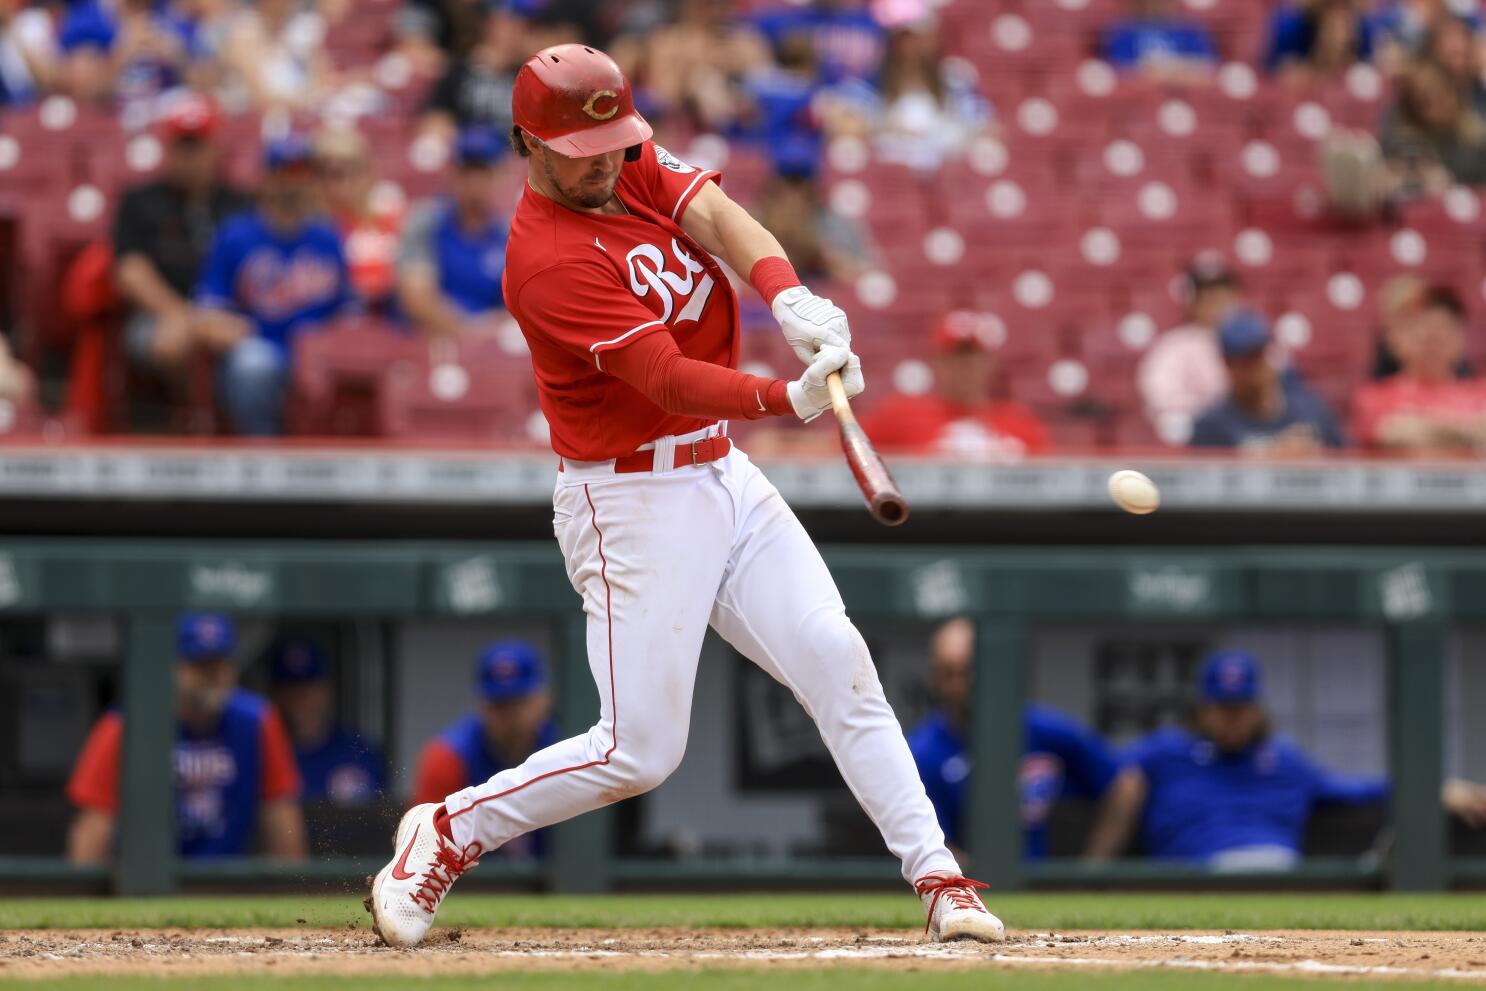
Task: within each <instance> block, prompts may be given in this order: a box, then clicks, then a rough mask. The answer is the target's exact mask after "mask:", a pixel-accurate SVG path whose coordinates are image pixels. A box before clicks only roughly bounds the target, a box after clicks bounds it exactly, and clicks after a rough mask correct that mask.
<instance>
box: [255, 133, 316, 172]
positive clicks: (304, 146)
mask: <svg viewBox="0 0 1486 991" xmlns="http://www.w3.org/2000/svg"><path fill="white" fill-rule="evenodd" d="M314 157H315V153H314V149H313V148H311V147H310V143H309V142H308V141H306V140H305V139H304V138H303V137H302V136H300V135H298V134H286V135H285V136H283V137H281V138H274V139H273V140H272V141H269V142H268V143H267V144H266V145H264V146H263V164H264V165H265V166H267V167H268V168H269V169H270V170H272V171H278V170H280V169H287V168H294V167H299V166H303V167H305V168H308V167H309V166H310V165H311V164H313V162H314Z"/></svg>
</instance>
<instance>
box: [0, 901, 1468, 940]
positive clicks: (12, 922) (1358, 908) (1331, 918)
mask: <svg viewBox="0 0 1486 991" xmlns="http://www.w3.org/2000/svg"><path fill="white" fill-rule="evenodd" d="M989 902H990V904H991V906H992V908H993V910H994V911H996V912H997V913H998V914H1000V915H1001V917H1002V918H1003V919H1005V920H1006V922H1007V924H1008V925H1009V926H1011V927H1012V928H1013V929H1156V930H1171V929H1248V930H1252V929H1377V930H1416V931H1423V930H1457V931H1464V930H1486V898H1481V897H1480V896H1479V895H1470V894H1461V895H1448V894H1446V895H1393V894H1283V895H1243V894H1221V895H1200V894H1198V895H1191V894H1171V893H1161V892H1146V893H1137V894H1129V893H1122V894H1092V893H1059V894H1021V895H999V896H997V895H994V894H992V896H991V897H990V898H989ZM367 918H368V916H367V915H366V913H365V912H364V911H362V908H361V894H360V893H359V892H357V893H356V894H354V895H348V896H323V895H321V896H302V895H277V896H230V895H201V896H191V897H174V898H159V899H149V898H34V899H32V898H12V899H8V900H5V901H3V902H0V929H66V928H78V929H107V928H128V929H154V928H166V927H179V928H186V927H196V928H214V929H216V928H220V929H232V928H243V927H249V926H284V927H293V926H295V925H298V924H300V923H299V920H300V919H303V920H304V923H303V924H305V925H311V926H334V927H343V926H345V925H346V924H347V923H348V922H365V921H366V920H367ZM439 923H440V924H441V925H448V926H473V927H496V928H500V927H510V926H568V927H575V928H590V927H605V928H640V927H653V926H717V927H727V928H750V927H763V926H769V927H790V926H802V927H803V926H847V927H870V928H887V929H899V928H902V929H907V928H913V927H917V926H922V925H923V915H922V914H921V912H920V910H919V907H918V902H917V901H916V900H915V899H914V898H913V896H912V895H910V894H907V893H904V894H901V895H893V894H848V895H813V894H792V895H777V894H757V893H749V894H737V895H690V894H688V895H598V896H577V895H489V894H468V893H467V894H460V893H458V892H456V893H455V894H454V895H453V897H451V898H450V899H449V901H448V902H446V903H445V904H444V907H443V909H442V910H441V911H440V912H439Z"/></svg>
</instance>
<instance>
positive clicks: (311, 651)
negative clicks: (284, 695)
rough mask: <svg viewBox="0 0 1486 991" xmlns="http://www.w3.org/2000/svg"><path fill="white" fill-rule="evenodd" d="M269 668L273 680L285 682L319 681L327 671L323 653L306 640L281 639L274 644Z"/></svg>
mask: <svg viewBox="0 0 1486 991" xmlns="http://www.w3.org/2000/svg"><path fill="white" fill-rule="evenodd" d="M270 669H271V671H272V677H273V680H274V681H276V682H281V683H287V684H300V683H303V682H306V681H319V680H320V679H322V678H324V677H325V676H326V675H327V673H328V671H327V669H326V664H325V655H324V654H323V653H321V652H320V648H319V647H316V646H315V645H314V644H312V643H310V642H309V641H308V640H281V641H279V642H278V643H277V644H275V645H274V649H273V660H272V662H271V664H270Z"/></svg>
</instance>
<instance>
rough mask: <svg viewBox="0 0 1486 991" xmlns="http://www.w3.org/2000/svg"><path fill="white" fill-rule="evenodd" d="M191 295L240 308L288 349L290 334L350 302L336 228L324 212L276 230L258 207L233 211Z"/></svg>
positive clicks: (266, 336) (318, 322)
mask: <svg viewBox="0 0 1486 991" xmlns="http://www.w3.org/2000/svg"><path fill="white" fill-rule="evenodd" d="M196 301H197V302H198V303H199V304H200V305H202V306H209V307H215V308H217V309H227V310H233V311H235V312H237V313H240V314H242V315H243V316H245V317H247V318H248V319H250V320H251V321H252V322H253V325H254V326H255V327H256V328H257V331H258V334H259V336H261V337H263V338H264V339H265V340H268V341H270V342H271V343H273V344H275V345H276V346H278V347H279V348H280V350H283V351H287V350H288V349H289V347H290V346H291V345H292V343H293V339H294V336H295V335H296V334H298V333H300V332H301V331H304V330H314V329H318V328H319V327H320V326H321V325H323V324H325V323H326V322H327V321H329V320H330V319H331V318H332V317H334V316H336V315H337V314H338V313H340V312H341V311H342V310H343V309H346V308H347V307H348V306H349V305H350V304H351V302H352V296H351V280H350V273H349V271H348V270H347V267H346V256H345V253H344V252H343V251H342V250H341V240H340V234H339V233H338V232H337V231H336V229H335V227H334V226H333V225H332V224H331V223H330V221H328V220H325V219H315V220H312V221H310V222H309V223H307V224H305V225H304V226H303V227H301V228H299V230H297V231H295V232H293V233H292V234H282V233H280V232H277V231H274V230H273V229H271V228H270V227H269V226H268V225H267V224H266V223H264V221H263V218H262V217H261V216H260V215H259V214H258V213H257V211H250V212H248V213H243V214H239V215H237V216H236V217H233V218H231V219H230V220H228V221H227V222H225V223H224V224H223V225H222V227H221V228H220V229H219V230H218V231H217V237H216V240H215V241H214V242H213V244H212V247H211V251H210V252H209V254H208V256H207V261H206V266H205V269H204V270H203V273H202V276H201V284H200V285H199V286H198V287H197V290H196Z"/></svg>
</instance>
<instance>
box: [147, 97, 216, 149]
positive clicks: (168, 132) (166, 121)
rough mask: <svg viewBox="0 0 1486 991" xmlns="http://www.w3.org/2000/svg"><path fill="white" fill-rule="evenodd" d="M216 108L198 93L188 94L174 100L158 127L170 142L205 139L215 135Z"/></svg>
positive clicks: (161, 117) (162, 116)
mask: <svg viewBox="0 0 1486 991" xmlns="http://www.w3.org/2000/svg"><path fill="white" fill-rule="evenodd" d="M217 124H218V118H217V108H216V106H215V105H214V104H213V103H212V101H211V100H209V99H207V98H206V97H204V96H202V95H201V94H200V93H188V94H186V95H184V96H182V97H181V98H180V99H178V100H175V101H173V102H172V103H171V105H170V106H169V107H168V108H167V109H166V111H165V112H164V113H163V114H162V115H161V116H160V126H161V129H162V130H164V132H165V136H166V137H168V138H170V139H171V140H172V141H174V140H178V139H180V138H206V137H210V136H211V135H212V134H214V133H216V130H217Z"/></svg>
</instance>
